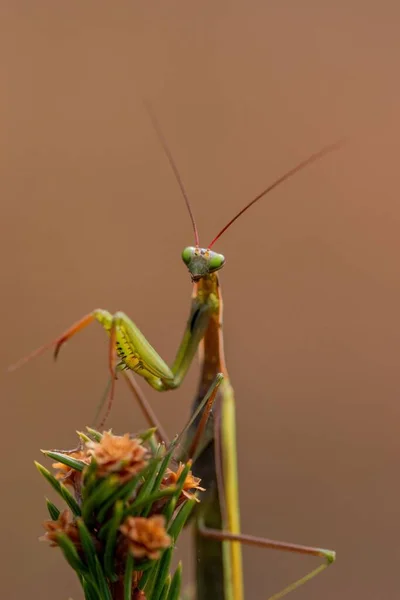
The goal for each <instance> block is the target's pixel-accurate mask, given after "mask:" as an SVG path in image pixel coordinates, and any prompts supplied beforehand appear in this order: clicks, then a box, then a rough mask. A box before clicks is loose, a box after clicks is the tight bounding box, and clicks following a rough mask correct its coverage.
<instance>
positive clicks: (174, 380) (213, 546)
mask: <svg viewBox="0 0 400 600" xmlns="http://www.w3.org/2000/svg"><path fill="white" fill-rule="evenodd" d="M153 123H154V120H153ZM154 124H155V127H156V130H157V133H158V135H159V138H160V140H161V143H162V144H163V146H164V150H165V151H166V154H167V156H168V159H169V161H170V164H171V166H172V168H173V170H174V173H175V175H176V178H177V180H178V183H179V185H180V187H181V190H182V192H183V195H184V197H185V200H186V202H187V205H188V208H189V212H190V215H191V216H192V213H191V209H190V206H189V204H188V201H187V197H186V193H185V190H184V188H183V185H182V182H181V180H180V177H179V173H178V172H177V169H176V167H175V164H174V163H173V160H172V157H171V155H170V153H169V150H168V148H167V146H166V144H165V142H164V140H163V138H162V135H161V134H160V131H159V130H158V129H157V128H158V126H157V123H154ZM338 146H339V144H334V145H331V146H329V147H326V148H324V149H323V150H321V151H320V152H318V153H316V154H313V155H311V156H310V157H309V158H308V159H306V160H305V161H302V162H301V163H300V164H299V165H297V166H296V167H295V168H293V169H291V170H290V171H288V172H287V173H286V174H285V175H284V176H282V177H280V178H279V179H277V180H276V181H275V182H274V183H273V184H272V185H271V186H269V187H268V188H267V189H266V190H264V191H263V192H262V193H261V194H259V195H258V196H257V197H256V198H255V199H254V200H253V201H252V202H250V203H249V204H248V205H247V206H246V207H245V208H244V209H242V210H241V211H240V212H239V213H238V214H237V215H236V216H235V217H234V218H233V219H232V220H231V221H230V222H229V223H228V224H227V225H226V226H225V227H224V228H223V229H222V231H221V232H220V233H219V234H218V235H217V237H216V238H215V239H214V240H213V241H212V242H211V244H210V245H209V246H208V248H201V247H200V246H199V243H198V235H197V230H196V227H195V225H194V231H195V241H196V245H195V246H193V247H187V248H185V249H184V251H183V253H182V258H183V261H184V263H185V264H186V266H187V268H188V270H189V273H190V276H191V279H192V281H193V294H192V301H191V308H190V313H189V317H188V320H187V324H186V328H185V331H184V334H183V338H182V341H181V344H180V346H179V348H178V351H177V354H176V358H175V360H174V362H173V364H172V366H171V367H169V366H168V365H167V364H166V363H165V362H164V360H163V359H162V358H161V357H160V356H159V354H158V353H157V352H156V350H155V349H154V348H153V347H152V346H151V345H150V344H149V342H148V341H147V339H146V338H145V336H144V335H143V334H142V333H141V331H140V330H139V329H138V327H137V326H136V325H135V324H134V323H133V321H131V320H130V319H129V317H127V316H126V315H125V314H124V313H122V312H117V313H115V314H114V315H112V314H111V313H109V312H108V311H106V310H103V309H96V310H94V311H93V312H91V313H90V314H88V315H86V316H85V317H83V318H82V319H81V320H80V321H78V322H77V323H75V324H74V325H73V326H72V327H70V328H69V329H68V330H67V331H66V332H65V333H64V334H63V335H61V336H60V337H59V338H58V339H57V340H55V342H52V345H54V346H55V356H57V355H58V352H59V350H60V348H61V346H62V345H63V343H64V342H66V341H67V340H68V339H69V338H70V337H71V336H72V335H74V334H75V333H77V332H78V331H80V330H81V329H83V328H84V327H85V326H86V325H88V324H89V323H91V322H92V321H94V320H97V321H98V322H99V323H100V324H101V325H102V326H103V327H104V329H105V330H106V331H107V333H108V334H109V336H110V357H109V358H110V360H109V364H110V369H111V372H112V376H113V382H114V379H115V371H116V370H130V371H134V372H135V373H137V374H138V375H141V376H142V377H143V378H144V379H145V380H146V381H147V382H148V384H149V385H150V386H151V387H153V388H154V389H156V390H157V391H167V390H171V389H174V388H177V387H178V386H179V385H180V384H181V382H182V380H183V379H184V377H185V375H186V373H187V371H188V369H189V367H190V365H191V362H192V360H193V357H194V355H195V354H196V352H197V350H198V349H199V347H200V350H201V364H202V367H201V377H200V385H199V390H198V395H197V398H196V401H195V403H194V408H193V410H195V409H196V407H197V406H198V405H199V404H200V403H201V402H202V401H203V399H204V397H205V396H206V394H207V393H208V392H209V390H210V388H211V387H212V385H213V382H214V381H215V380H216V378H217V377H218V375H219V374H220V373H222V375H223V381H222V383H221V385H220V387H219V390H218V398H217V401H216V404H215V410H214V411H213V412H212V414H211V418H210V419H209V420H208V422H207V426H206V430H205V435H204V436H203V441H202V443H201V446H200V448H198V447H197V451H196V456H195V460H196V466H195V472H196V475H198V476H200V477H201V478H202V480H203V482H204V486H205V487H206V488H207V490H208V491H207V496H206V498H205V500H204V501H203V502H202V503H201V505H200V506H202V507H203V508H202V509H200V510H199V514H198V528H197V532H196V541H197V564H198V600H204V599H205V598H207V600H209V599H210V598H221V600H242V599H243V582H242V569H241V550H240V542H241V541H244V542H246V543H249V544H255V545H259V546H266V547H269V548H277V549H280V550H285V551H290V552H299V553H302V554H311V555H315V556H320V557H323V558H325V559H326V561H327V564H329V563H330V562H333V559H334V553H333V552H330V551H325V550H322V549H318V548H310V547H304V546H297V545H294V544H286V543H282V542H275V541H273V540H260V539H259V538H252V537H251V536H241V535H240V518H239V499H238V480H237V464H236V441H235V440H236V433H235V426H236V425H235V423H236V421H235V400H234V394H233V389H232V386H231V384H230V380H229V376H228V373H227V369H226V365H225V359H224V352H223V330H222V298H221V290H220V285H219V280H218V275H217V271H219V270H220V269H221V268H222V267H223V266H224V263H225V259H224V256H223V255H222V254H218V253H216V252H213V251H212V250H211V249H210V248H211V246H212V245H213V244H214V242H215V241H216V240H217V239H218V238H219V237H220V235H221V234H222V233H223V232H224V231H225V230H226V229H227V228H228V227H229V226H230V225H231V224H232V223H233V222H234V221H235V220H236V219H237V218H238V217H239V216H240V215H241V214H242V213H243V212H244V211H245V210H247V209H248V208H249V207H250V206H251V205H252V204H254V203H255V202H256V201H258V200H259V199H260V198H262V197H263V196H265V195H266V194H267V193H268V192H269V191H271V190H272V189H273V188H275V187H276V186H277V185H279V184H280V183H282V182H283V181H285V180H286V179H288V178H289V177H291V176H292V175H293V174H294V173H296V172H297V171H299V170H301V169H302V168H304V167H305V166H306V165H308V164H310V163H311V162H314V161H315V160H317V159H318V158H320V157H321V156H323V155H325V154H326V153H327V152H330V151H332V150H334V149H336V148H337V147H338ZM192 221H193V218H192ZM193 224H194V221H193ZM46 348H48V346H45V347H42V348H40V349H39V350H38V351H36V352H35V353H34V354H33V355H30V356H29V357H28V358H32V356H34V355H37V354H39V353H41V352H42V351H43V350H45V349H46ZM24 360H27V359H24ZM21 362H24V361H21ZM21 362H20V363H18V365H16V366H19V364H21ZM112 397H113V391H112V392H111V394H110V402H109V407H108V410H109V408H110V405H111V400H112ZM107 414H108V412H107ZM200 417H201V415H200ZM200 417H199V418H200ZM197 425H198V423H196V422H195V423H194V424H193V426H192V431H191V434H192V437H194V436H196V427H197ZM326 566H327V565H325V564H324V565H321V566H320V567H319V568H317V569H315V571H313V572H311V573H310V574H308V575H306V576H305V577H304V578H302V579H300V580H299V581H297V582H295V583H294V584H292V585H290V586H288V588H286V589H285V590H283V591H282V592H281V593H279V594H276V595H275V596H273V597H272V598H274V600H277V599H278V598H281V597H282V596H283V595H285V594H286V593H287V592H289V591H291V590H293V589H295V588H296V587H298V586H299V585H301V584H302V583H304V582H305V581H307V580H309V579H310V578H311V577H313V576H314V575H316V574H317V573H318V572H320V571H321V570H322V569H323V568H325V567H326Z"/></svg>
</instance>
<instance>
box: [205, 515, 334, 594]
mask: <svg viewBox="0 0 400 600" xmlns="http://www.w3.org/2000/svg"><path fill="white" fill-rule="evenodd" d="M198 527H199V533H200V535H202V536H204V537H206V538H209V539H212V540H216V541H217V540H218V541H220V542H226V541H229V542H241V543H242V544H247V545H249V546H258V547H260V548H269V549H271V550H280V551H283V552H295V553H297V554H303V555H308V556H317V557H321V558H323V559H325V562H324V563H323V564H321V565H319V566H318V567H316V568H315V569H313V570H312V571H310V572H309V573H307V574H306V575H304V576H303V577H300V579H297V580H296V581H294V582H293V583H291V584H290V585H288V586H287V587H285V588H284V589H283V590H281V591H280V592H277V593H276V594H273V595H272V596H270V597H269V598H268V600H280V599H281V598H283V597H284V596H286V595H287V594H289V592H293V591H294V590H296V589H297V588H299V587H301V586H302V585H304V584H305V583H307V582H308V581H310V580H311V579H313V578H314V577H316V575H319V574H320V573H322V571H324V570H325V569H326V568H327V567H329V566H330V565H331V564H332V563H334V562H335V560H336V553H335V552H334V551H333V550H325V549H323V548H316V547H313V546H302V545H299V544H290V543H286V542H280V541H277V540H270V539H267V538H262V537H256V536H252V535H245V534H233V533H230V532H228V531H223V530H220V529H211V528H209V527H206V526H205V525H204V523H203V522H201V521H200V523H199V526H198Z"/></svg>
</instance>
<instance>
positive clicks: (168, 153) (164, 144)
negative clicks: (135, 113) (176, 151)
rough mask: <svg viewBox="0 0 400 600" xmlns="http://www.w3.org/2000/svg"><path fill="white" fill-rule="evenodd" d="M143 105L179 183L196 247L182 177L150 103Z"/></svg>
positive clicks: (197, 240) (197, 242)
mask: <svg viewBox="0 0 400 600" xmlns="http://www.w3.org/2000/svg"><path fill="white" fill-rule="evenodd" d="M144 105H145V107H146V110H147V112H148V115H149V117H150V120H151V122H152V125H153V127H154V131H155V132H156V135H157V137H158V139H159V141H160V143H161V146H162V147H163V150H164V152H165V154H166V157H167V158H168V162H169V164H170V166H171V169H172V171H173V173H174V175H175V179H176V181H177V182H178V185H179V187H180V190H181V192H182V196H183V198H184V200H185V203H186V207H187V209H188V212H189V216H190V220H191V221H192V227H193V232H194V241H195V245H196V248H198V247H199V246H200V242H199V232H198V231H197V225H196V221H195V218H194V214H193V211H192V207H191V205H190V202H189V197H188V195H187V193H186V189H185V186H184V185H183V181H182V177H181V176H180V173H179V171H178V167H177V165H176V163H175V161H174V158H173V156H172V153H171V150H170V149H169V146H168V144H167V140H166V139H165V137H164V134H163V132H162V131H161V127H160V124H159V122H158V121H157V119H156V116H155V114H154V112H153V110H152V108H151V105H150V104H149V102H145V103H144Z"/></svg>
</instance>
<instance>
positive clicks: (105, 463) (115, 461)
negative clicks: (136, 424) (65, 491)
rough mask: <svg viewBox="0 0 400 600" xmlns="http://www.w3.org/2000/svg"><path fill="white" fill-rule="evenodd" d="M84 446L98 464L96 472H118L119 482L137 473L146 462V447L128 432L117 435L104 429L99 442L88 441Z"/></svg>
mask: <svg viewBox="0 0 400 600" xmlns="http://www.w3.org/2000/svg"><path fill="white" fill-rule="evenodd" d="M86 447H87V449H88V454H89V456H91V457H93V459H94V460H95V461H96V463H97V465H98V474H99V475H100V476H105V475H108V474H110V473H118V475H119V476H120V480H121V482H124V481H127V480H128V479H130V478H131V477H132V476H133V475H136V473H139V471H141V470H142V469H143V468H144V467H145V466H146V464H147V455H148V452H147V450H146V448H145V447H144V446H142V445H141V444H140V443H139V442H138V440H137V439H134V438H133V439H132V438H131V437H130V436H129V433H126V434H125V435H123V436H119V435H112V434H111V433H110V432H109V431H106V432H104V435H103V437H102V438H101V440H100V442H94V441H91V442H88V443H87V444H86Z"/></svg>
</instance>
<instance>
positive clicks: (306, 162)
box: [208, 138, 346, 250]
mask: <svg viewBox="0 0 400 600" xmlns="http://www.w3.org/2000/svg"><path fill="white" fill-rule="evenodd" d="M345 141H346V140H345V139H344V138H343V139H341V140H339V141H337V142H334V143H333V144H329V145H328V146H324V147H323V148H322V149H321V150H319V151H318V152H314V154H311V155H310V156H309V157H308V158H306V159H304V160H302V161H301V162H299V163H298V164H297V165H296V166H295V167H293V168H292V169H290V170H289V171H286V173H285V174H284V175H282V176H281V177H279V178H278V179H276V180H275V181H274V182H273V183H271V185H269V186H268V187H267V188H266V189H265V190H263V191H262V192H261V193H260V194H258V196H256V197H255V198H254V199H253V200H252V201H251V202H249V203H248V204H246V206H245V207H244V208H242V210H240V211H239V212H238V213H237V215H235V216H234V217H233V219H231V220H230V221H229V223H227V224H226V225H225V227H223V228H222V229H221V231H220V232H219V233H218V235H216V236H215V238H214V239H213V241H212V242H211V244H209V245H208V249H209V250H210V248H212V246H214V244H215V242H216V241H217V240H218V239H219V238H220V237H221V235H222V234H223V233H225V231H226V230H227V229H228V228H229V227H230V226H231V225H233V223H234V222H235V221H236V219H238V218H239V217H240V216H241V215H242V214H243V213H244V212H246V210H248V209H249V208H250V206H253V204H255V203H256V202H258V200H261V198H263V197H264V196H266V195H267V194H268V193H269V192H271V191H272V190H273V189H274V188H276V187H278V185H280V184H281V183H283V182H284V181H286V180H287V179H289V178H290V177H292V175H294V174H295V173H298V172H299V171H301V170H302V169H304V168H305V167H307V166H308V165H310V164H311V163H313V162H315V161H317V160H319V159H320V158H322V157H323V156H325V155H326V154H329V153H330V152H334V151H335V150H338V149H339V148H341V147H342V146H343V144H344V143H345Z"/></svg>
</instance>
